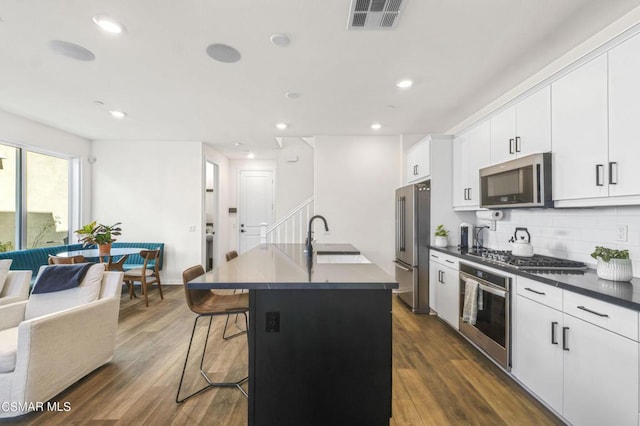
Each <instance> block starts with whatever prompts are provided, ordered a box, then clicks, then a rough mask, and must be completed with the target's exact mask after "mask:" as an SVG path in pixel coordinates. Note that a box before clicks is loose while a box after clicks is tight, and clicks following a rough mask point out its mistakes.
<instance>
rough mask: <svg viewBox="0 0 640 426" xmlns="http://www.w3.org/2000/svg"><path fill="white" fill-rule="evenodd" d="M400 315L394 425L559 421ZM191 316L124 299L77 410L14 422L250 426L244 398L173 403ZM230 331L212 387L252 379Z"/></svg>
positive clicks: (176, 295) (454, 343)
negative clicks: (110, 345) (112, 350)
mask: <svg viewBox="0 0 640 426" xmlns="http://www.w3.org/2000/svg"><path fill="white" fill-rule="evenodd" d="M393 318H394V328H393V333H394V335H393V366H394V376H393V419H392V420H391V422H390V424H391V425H392V426H395V425H436V424H437V425H448V424H456V425H457V424H469V425H500V424H508V425H529V424H530V425H545V424H561V423H560V422H559V421H558V420H557V419H556V418H555V417H554V416H553V415H552V414H550V413H549V412H548V411H547V410H546V409H545V408H544V407H542V406H541V405H540V404H539V403H537V402H536V401H535V400H534V399H533V398H531V397H530V396H528V395H527V394H526V393H525V392H524V391H523V390H521V389H520V387H519V386H518V385H517V384H516V383H515V382H513V381H512V380H511V379H509V377H508V376H507V375H506V374H504V373H503V372H502V371H501V370H500V369H499V368H497V367H496V366H495V365H493V364H492V363H490V362H489V361H487V360H486V359H485V358H484V357H483V356H482V355H480V354H479V353H478V351H477V350H476V349H474V348H473V347H472V346H471V345H470V344H468V343H467V342H466V341H465V340H464V339H462V338H461V337H460V336H459V335H458V334H456V333H455V332H453V331H451V329H449V328H448V327H447V326H446V325H444V324H443V323H442V322H441V321H440V320H439V319H437V318H435V317H433V316H426V315H413V314H411V313H410V312H409V311H408V310H407V308H406V307H405V306H404V305H403V304H402V303H400V302H398V301H397V300H396V298H395V297H394V304H393ZM193 319H194V315H193V314H192V313H191V312H190V311H189V310H188V309H187V307H186V305H185V302H184V292H183V290H182V287H178V286H173V287H168V288H167V290H166V291H165V299H164V300H162V301H161V300H160V299H159V296H158V294H157V290H155V289H153V290H151V293H150V301H149V308H145V306H144V301H143V299H137V300H136V299H134V300H129V298H128V296H126V295H123V296H122V305H121V311H120V323H119V329H118V339H117V347H116V355H115V357H114V359H113V361H112V362H110V363H109V364H107V365H105V366H103V367H101V368H100V369H98V370H97V371H95V372H93V373H92V374H90V375H89V376H87V377H85V378H84V379H82V380H80V381H79V382H78V383H76V384H75V385H73V386H71V387H70V388H69V389H67V390H66V391H64V392H63V393H61V394H60V395H58V396H57V397H56V398H54V400H55V401H60V402H61V404H62V403H65V402H68V403H70V404H71V410H70V411H69V412H43V413H32V414H29V415H27V416H23V417H21V418H19V419H17V420H16V419H14V420H12V421H9V423H12V424H24V425H42V424H46V425H70V424H74V425H85V424H91V425H133V424H136V425H138V424H153V425H199V424H202V425H245V424H246V423H247V400H246V398H245V397H244V396H243V395H242V394H241V393H240V392H239V391H238V390H234V389H213V390H209V391H207V392H205V393H203V394H201V395H199V396H197V397H195V398H192V399H190V400H189V401H187V402H185V403H183V404H176V403H175V396H176V390H177V386H178V380H179V377H180V372H181V370H182V364H183V362H184V355H185V351H186V348H187V344H188V339H189V334H190V332H191V327H192V325H193ZM202 324H203V326H202V327H199V330H198V331H199V332H200V333H199V337H200V341H202V338H203V335H204V331H205V327H204V323H202ZM223 325H224V319H221V318H219V319H217V320H214V328H215V329H214V330H213V331H212V337H211V338H210V341H209V342H210V343H209V344H210V352H208V355H207V360H206V361H205V365H207V366H211V367H210V368H209V372H210V375H211V376H212V379H214V380H217V379H227V380H228V379H235V378H240V377H243V376H244V375H246V372H247V371H246V365H247V347H246V339H245V338H244V337H238V338H235V339H232V340H230V341H226V342H223V341H222V339H221V338H220V335H221V331H222V326H223ZM193 367H196V368H197V366H196V365H195V364H194V365H193ZM192 371H193V369H192ZM186 380H187V382H188V383H190V384H191V385H192V387H191V388H192V389H195V388H196V385H202V380H201V379H200V377H199V376H198V375H197V374H196V373H195V372H193V373H192V374H190V375H188V376H187V379H186ZM194 384H196V385H194ZM187 391H189V389H187ZM362 391H363V392H366V389H363V390H362Z"/></svg>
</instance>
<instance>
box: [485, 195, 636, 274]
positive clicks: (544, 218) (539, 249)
mask: <svg viewBox="0 0 640 426" xmlns="http://www.w3.org/2000/svg"><path fill="white" fill-rule="evenodd" d="M504 213H505V214H504V219H503V220H501V221H498V222H496V230H495V231H489V230H485V231H483V232H484V245H485V246H486V247H490V248H494V249H497V250H510V249H511V244H510V243H509V242H508V241H509V239H510V238H511V236H513V233H514V231H515V228H516V227H526V228H527V229H528V230H529V233H530V234H531V243H532V244H533V247H534V250H535V252H536V253H538V254H542V255H547V256H555V257H561V258H567V259H571V260H578V261H581V262H585V263H587V264H589V265H591V266H595V264H596V260H595V259H593V258H592V257H591V256H590V254H591V253H592V252H593V250H594V248H595V246H599V245H604V246H607V247H611V248H617V249H628V250H629V254H630V257H631V259H632V263H633V271H634V275H635V276H640V206H624V207H602V208H586V209H514V210H506V211H505V212H504ZM617 225H627V229H628V232H627V241H626V242H620V241H618V229H617Z"/></svg>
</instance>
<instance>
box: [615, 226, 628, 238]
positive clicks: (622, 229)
mask: <svg viewBox="0 0 640 426" xmlns="http://www.w3.org/2000/svg"><path fill="white" fill-rule="evenodd" d="M627 231H628V226H627V225H616V241H623V242H625V241H627Z"/></svg>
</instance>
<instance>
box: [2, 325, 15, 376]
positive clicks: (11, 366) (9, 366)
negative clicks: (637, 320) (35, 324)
mask: <svg viewBox="0 0 640 426" xmlns="http://www.w3.org/2000/svg"><path fill="white" fill-rule="evenodd" d="M17 352H18V327H12V328H7V329H6V330H0V374H1V373H10V372H12V371H13V370H15V368H16V353H17Z"/></svg>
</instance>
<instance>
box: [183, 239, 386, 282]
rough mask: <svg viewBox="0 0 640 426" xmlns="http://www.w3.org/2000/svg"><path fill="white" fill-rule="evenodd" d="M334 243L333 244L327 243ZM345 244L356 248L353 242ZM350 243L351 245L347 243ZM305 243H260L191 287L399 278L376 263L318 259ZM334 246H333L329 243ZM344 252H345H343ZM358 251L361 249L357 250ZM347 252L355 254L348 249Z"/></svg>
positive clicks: (201, 277) (209, 273)
mask: <svg viewBox="0 0 640 426" xmlns="http://www.w3.org/2000/svg"><path fill="white" fill-rule="evenodd" d="M325 246H333V244H331V245H329V244H327V245H325ZM340 246H342V248H343V249H344V248H349V247H350V248H353V249H354V250H355V251H356V252H357V249H355V247H353V246H351V245H350V244H344V245H343V244H340ZM347 246H349V247H347ZM322 247H323V245H322V244H316V245H314V256H313V259H312V262H311V263H309V259H308V258H307V256H306V254H305V253H304V244H261V245H259V246H258V247H256V248H254V249H251V250H249V251H248V252H246V253H244V254H242V255H240V256H238V257H236V258H235V259H233V260H231V261H229V262H226V263H224V264H222V265H220V266H219V267H218V268H215V269H214V270H213V271H209V272H207V273H206V274H204V275H202V276H200V277H198V278H196V279H194V280H192V281H190V282H189V288H192V289H255V290H284V289H286V290H320V289H324V290H389V289H394V288H398V283H397V281H396V280H395V279H394V278H392V277H391V276H390V275H388V274H387V273H386V272H384V271H383V270H382V269H380V268H379V267H378V266H377V265H376V264H375V263H322V264H318V263H316V254H315V250H316V249H320V248H322ZM329 248H331V247H329ZM341 253H344V252H341ZM358 253H359V252H358ZM346 254H355V253H354V251H353V250H349V251H348V252H346Z"/></svg>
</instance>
